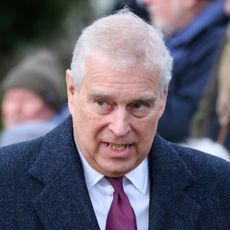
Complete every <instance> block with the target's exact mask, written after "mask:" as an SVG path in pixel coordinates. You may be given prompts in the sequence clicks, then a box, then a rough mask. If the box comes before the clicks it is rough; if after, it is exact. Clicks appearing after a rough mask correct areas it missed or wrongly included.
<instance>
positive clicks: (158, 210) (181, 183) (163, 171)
mask: <svg viewBox="0 0 230 230" xmlns="http://www.w3.org/2000/svg"><path fill="white" fill-rule="evenodd" d="M149 158H150V160H149V162H150V167H149V168H150V184H151V188H150V210H149V216H150V217H149V229H150V230H151V229H152V230H154V229H181V230H182V229H186V230H189V229H195V225H196V223H197V220H198V218H199V215H200V211H201V207H200V206H199V204H198V203H197V202H196V200H195V199H193V198H192V194H193V192H194V191H195V193H196V192H197V190H196V189H197V188H196V186H197V183H196V178H195V177H194V176H193V175H192V173H191V171H190V170H189V168H187V166H186V164H185V163H184V161H183V160H182V158H181V157H180V156H179V154H178V153H177V152H176V151H175V150H174V148H173V147H172V144H171V143H168V142H167V141H165V140H164V139H163V138H161V137H160V136H158V135H157V136H156V137H155V140H154V144H153V148H152V151H151V153H150V155H149Z"/></svg>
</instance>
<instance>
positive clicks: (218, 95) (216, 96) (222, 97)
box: [187, 0, 230, 159]
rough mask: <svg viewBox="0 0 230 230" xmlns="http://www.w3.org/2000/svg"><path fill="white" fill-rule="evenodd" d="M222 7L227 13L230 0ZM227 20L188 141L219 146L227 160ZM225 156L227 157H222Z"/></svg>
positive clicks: (229, 118)
mask: <svg viewBox="0 0 230 230" xmlns="http://www.w3.org/2000/svg"><path fill="white" fill-rule="evenodd" d="M224 9H225V12H226V14H227V15H230V0H225V5H224ZM229 67H230V23H228V28H227V31H226V34H225V36H224V39H223V42H222V43H221V47H220V52H219V54H218V57H217V61H216V65H215V66H214V70H213V77H212V79H210V82H209V83H208V85H207V87H206V88H205V92H204V96H203V97H202V100H201V102H200V103H199V107H198V111H197V112H196V114H195V115H194V119H193V121H192V126H191V137H192V138H189V139H188V140H187V144H188V145H190V146H192V147H194V148H198V149H201V150H203V151H207V152H210V153H212V152H217V151H214V146H219V151H218V152H219V154H220V155H219V156H222V154H221V153H223V154H224V150H222V151H221V149H220V147H221V145H222V146H224V147H225V148H226V150H225V152H226V151H227V153H225V155H226V156H227V158H228V159H230V132H229V123H230V69H229ZM225 158H226V157H225Z"/></svg>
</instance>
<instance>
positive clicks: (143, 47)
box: [71, 9, 172, 90]
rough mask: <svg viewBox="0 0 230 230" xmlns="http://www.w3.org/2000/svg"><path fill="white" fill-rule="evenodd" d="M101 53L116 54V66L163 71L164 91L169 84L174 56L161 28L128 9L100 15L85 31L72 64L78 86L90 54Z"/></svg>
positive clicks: (114, 58)
mask: <svg viewBox="0 0 230 230" xmlns="http://www.w3.org/2000/svg"><path fill="white" fill-rule="evenodd" d="M98 52H100V53H103V54H105V55H108V56H109V57H112V60H113V66H112V67H113V68H127V67H131V66H143V67H144V68H145V69H146V70H147V71H150V72H153V73H155V72H156V70H157V71H160V74H161V90H162V89H163V88H164V87H166V86H168V84H169V81H170V79H171V71H172V57H171V56H170V54H169V52H168V50H167V48H166V46H165V43H164V40H163V35H162V33H161V31H160V30H159V29H158V28H156V27H154V26H153V25H149V24H148V23H146V22H145V21H144V20H142V19H141V18H139V17H138V16H136V15H135V14H133V13H132V12H130V11H129V10H128V9H123V10H120V11H118V12H117V13H116V14H113V15H110V16H106V17H103V18H100V19H98V20H96V21H95V22H94V23H93V24H91V25H90V26H88V27H86V28H85V29H84V30H83V32H82V34H81V36H80V37H79V39H78V41H77V43H76V46H75V49H74V52H73V58H72V63H71V70H72V73H73V77H74V81H75V84H76V86H77V88H79V87H80V83H81V80H82V78H83V76H84V71H85V63H84V62H85V58H86V56H87V55H93V56H95V57H96V55H97V53H98ZM153 76H154V74H153Z"/></svg>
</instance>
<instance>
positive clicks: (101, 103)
mask: <svg viewBox="0 0 230 230" xmlns="http://www.w3.org/2000/svg"><path fill="white" fill-rule="evenodd" d="M112 107H113V106H112V104H111V103H110V102H108V101H107V100H105V99H103V98H98V99H95V100H94V111H95V112H97V113H99V114H107V113H109V112H110V111H111V110H112Z"/></svg>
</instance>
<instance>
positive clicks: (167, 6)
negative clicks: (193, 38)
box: [143, 0, 186, 35]
mask: <svg viewBox="0 0 230 230" xmlns="http://www.w3.org/2000/svg"><path fill="white" fill-rule="evenodd" d="M184 1H186V0H143V2H144V3H145V4H146V6H147V7H148V10H149V13H150V15H151V17H152V21H153V22H154V23H155V24H156V25H157V26H159V27H160V28H161V29H162V30H163V32H164V33H165V34H166V35H170V34H172V33H174V32H176V31H177V30H178V29H180V28H179V27H180V24H181V21H182V20H183V16H184V5H183V4H184Z"/></svg>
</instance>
